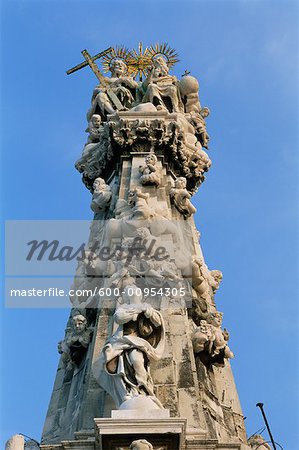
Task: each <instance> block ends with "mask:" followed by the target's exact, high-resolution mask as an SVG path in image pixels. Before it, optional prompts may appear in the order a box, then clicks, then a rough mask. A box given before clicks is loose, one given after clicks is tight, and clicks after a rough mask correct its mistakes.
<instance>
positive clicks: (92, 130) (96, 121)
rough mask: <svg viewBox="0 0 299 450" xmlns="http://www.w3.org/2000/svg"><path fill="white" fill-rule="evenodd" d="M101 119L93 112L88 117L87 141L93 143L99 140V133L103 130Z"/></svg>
mask: <svg viewBox="0 0 299 450" xmlns="http://www.w3.org/2000/svg"><path fill="white" fill-rule="evenodd" d="M101 122H102V119H101V116H100V115H99V114H93V115H92V116H91V118H90V122H89V124H88V127H87V129H86V132H87V133H89V136H88V141H87V143H88V144H90V143H95V142H99V140H100V136H101V133H102V132H103V130H104V127H103V126H102V125H101Z"/></svg>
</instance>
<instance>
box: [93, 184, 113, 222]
mask: <svg viewBox="0 0 299 450" xmlns="http://www.w3.org/2000/svg"><path fill="white" fill-rule="evenodd" d="M93 189H94V191H93V196H92V201H91V205H90V207H91V209H92V210H93V212H95V213H99V212H102V211H105V210H106V209H107V208H108V206H109V205H110V202H111V197H112V192H111V188H110V186H109V185H108V184H106V182H105V180H104V179H103V178H96V179H95V180H94V183H93Z"/></svg>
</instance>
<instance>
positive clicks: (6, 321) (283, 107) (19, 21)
mask: <svg viewBox="0 0 299 450" xmlns="http://www.w3.org/2000/svg"><path fill="white" fill-rule="evenodd" d="M1 22H2V23H1V29H2V31H1V57H2V75H1V94H2V114H1V144H2V145H1V148H2V162H1V167H2V199H3V216H4V218H5V219H30V220H32V219H87V220H88V219H90V218H91V217H92V214H91V210H90V208H89V203H90V194H89V192H88V191H87V190H86V189H85V188H84V186H83V184H82V183H81V181H80V176H79V174H78V173H77V172H76V171H75V169H74V161H75V160H76V159H77V158H78V156H79V155H80V153H81V150H82V146H83V144H84V142H85V140H86V135H85V133H84V130H85V128H86V112H87V109H88V108H89V104H90V97H91V93H92V89H93V87H94V86H95V85H96V79H95V77H94V75H93V74H92V73H91V71H90V70H88V69H84V70H82V71H80V72H78V73H76V74H73V75H72V76H70V77H67V76H66V75H65V71H66V70H67V69H68V68H70V67H72V66H74V65H75V64H77V63H79V62H80V61H81V59H82V58H81V54H80V52H81V50H82V49H84V48H87V49H88V50H89V51H90V53H92V54H94V53H98V52H99V51H100V50H102V49H105V48H107V47H109V46H111V45H112V46H113V45H118V44H124V45H125V46H127V47H129V48H132V47H137V45H138V42H139V41H142V42H143V43H144V44H145V45H148V44H151V43H155V42H164V41H167V42H168V43H169V44H170V45H171V46H172V47H174V48H176V49H177V51H178V53H179V56H180V62H179V63H178V64H177V65H176V66H175V68H174V69H173V73H174V74H176V75H177V76H180V75H181V74H182V73H184V71H185V69H188V70H190V71H191V73H192V75H194V76H196V77H197V78H198V79H199V81H200V97H201V103H202V104H203V105H207V106H209V107H210V109H211V115H210V117H209V118H208V132H209V134H210V136H211V144H210V157H211V159H212V161H213V166H212V169H211V171H210V173H209V174H208V176H207V180H206V182H205V183H204V185H203V186H202V187H201V189H200V191H199V192H198V194H197V195H196V197H195V198H194V203H195V205H196V207H197V209H198V212H197V216H196V222H197V225H198V229H199V230H200V232H201V235H202V238H201V242H202V247H203V251H204V254H205V257H206V261H207V264H208V265H209V267H210V268H211V269H213V268H217V269H221V270H222V271H223V273H224V280H223V283H222V285H221V288H220V291H219V292H218V294H217V301H218V308H219V309H220V310H221V311H223V312H224V325H225V326H226V327H227V328H228V329H229V331H230V333H231V339H230V347H231V349H232V350H233V351H234V352H235V355H236V357H235V360H234V361H233V362H232V367H233V371H234V376H235V381H236V384H237V387H238V391H239V396H240V400H241V404H242V408H243V413H244V415H245V416H246V417H247V419H246V425H247V431H248V435H251V434H252V433H254V432H255V431H256V430H258V429H259V428H261V427H262V426H263V421H262V418H261V416H260V412H259V410H258V409H257V408H256V407H255V404H256V402H258V401H262V402H264V404H265V409H266V412H267V415H268V419H269V422H270V425H271V428H272V432H273V434H274V436H275V439H276V441H277V442H279V443H280V444H281V445H282V446H283V447H284V448H285V449H288V450H295V449H296V448H297V447H296V443H297V442H298V435H296V429H297V428H298V426H297V425H298V411H297V410H298V302H297V301H298V196H297V195H298V31H297V30H298V6H297V4H296V2H295V1H288V0H279V1H275V0H272V1H270V0H269V1H268V0H259V1H258V0H251V1H249V0H231V1H229V0H222V1H216V0H207V1H205V0H202V1H200V0H198V1H186V0H185V1H184V2H183V1H177V0H172V1H166V0H164V1H160V2H158V1H144V0H140V1H138V2H137V1H130V0H129V1H126V2H123V1H118V0H117V1H113V2H112V1H110V2H104V1H96V2H90V1H88V0H85V1H83V0H77V1H73V0H67V1H66V0H65V1H64V0H60V1H55V0H52V1H43V2H41V1H27V0H23V1H14V0H10V1H2V4H1ZM67 316H68V311H67V310H54V309H49V310H9V309H5V308H3V309H2V315H1V317H2V324H1V330H2V331H1V334H2V343H1V349H2V353H3V357H2V361H4V364H2V369H1V384H2V393H1V397H2V403H3V405H2V408H1V409H2V411H3V417H2V426H1V430H2V435H3V437H2V440H3V442H4V441H5V440H6V439H7V438H8V437H9V436H10V435H12V434H14V433H17V432H22V433H25V434H27V435H29V436H32V437H34V438H37V439H39V437H40V433H41V430H42V426H43V421H44V418H45V415H46V410H47V406H48V402H49V398H50V394H51V390H52V386H53V382H54V377H55V372H56V368H57V363H58V354H57V352H56V344H57V341H58V340H59V339H61V338H62V337H63V334H64V327H65V323H66V320H67ZM297 433H298V432H297ZM265 436H267V435H266V434H265Z"/></svg>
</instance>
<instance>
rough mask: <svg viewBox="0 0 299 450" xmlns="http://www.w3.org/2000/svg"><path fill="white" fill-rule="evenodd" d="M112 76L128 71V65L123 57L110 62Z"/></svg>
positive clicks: (118, 75) (119, 75)
mask: <svg viewBox="0 0 299 450" xmlns="http://www.w3.org/2000/svg"><path fill="white" fill-rule="evenodd" d="M110 72H111V74H112V76H116V77H121V76H122V75H124V74H125V73H126V72H127V65H126V63H125V62H124V61H123V60H122V59H114V60H113V61H112V62H111V64H110Z"/></svg>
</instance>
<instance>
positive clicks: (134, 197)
mask: <svg viewBox="0 0 299 450" xmlns="http://www.w3.org/2000/svg"><path fill="white" fill-rule="evenodd" d="M148 199H149V194H148V193H144V192H142V191H141V190H140V189H137V188H135V189H132V190H131V191H129V197H128V204H129V205H130V206H131V208H132V218H134V219H148V218H149V217H151V216H153V211H152V209H151V208H150V207H149V205H148Z"/></svg>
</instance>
